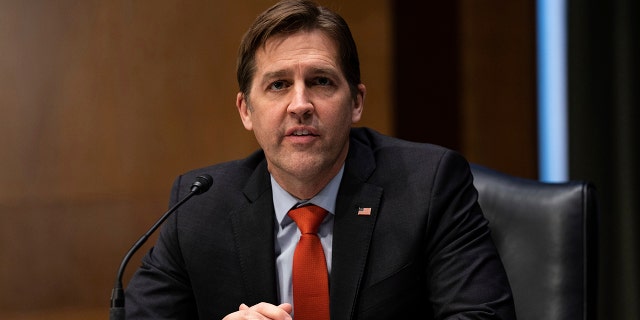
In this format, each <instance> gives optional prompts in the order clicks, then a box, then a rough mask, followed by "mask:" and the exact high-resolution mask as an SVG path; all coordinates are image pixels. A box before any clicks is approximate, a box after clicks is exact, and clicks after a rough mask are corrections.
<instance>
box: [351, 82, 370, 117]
mask: <svg viewBox="0 0 640 320" xmlns="http://www.w3.org/2000/svg"><path fill="white" fill-rule="evenodd" d="M366 94H367V87H365V86H364V84H362V83H361V84H359V85H358V93H357V94H356V97H355V99H354V100H353V110H351V123H356V122H358V121H360V119H361V118H362V111H363V110H364V97H365V95H366Z"/></svg>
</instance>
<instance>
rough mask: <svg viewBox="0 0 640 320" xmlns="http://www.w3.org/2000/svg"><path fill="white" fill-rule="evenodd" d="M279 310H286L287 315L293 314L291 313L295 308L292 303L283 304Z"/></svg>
mask: <svg viewBox="0 0 640 320" xmlns="http://www.w3.org/2000/svg"><path fill="white" fill-rule="evenodd" d="M278 308H280V309H282V310H284V311H285V312H287V313H289V314H290V313H291V311H293V306H292V305H291V304H290V303H283V304H281V305H279V306H278Z"/></svg>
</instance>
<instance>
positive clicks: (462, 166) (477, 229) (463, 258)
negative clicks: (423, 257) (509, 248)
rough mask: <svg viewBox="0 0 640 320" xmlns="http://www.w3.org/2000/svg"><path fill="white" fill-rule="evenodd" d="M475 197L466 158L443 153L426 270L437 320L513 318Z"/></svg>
mask: <svg viewBox="0 0 640 320" xmlns="http://www.w3.org/2000/svg"><path fill="white" fill-rule="evenodd" d="M477 198H478V197H477V191H476V189H475V188H474V186H473V177H472V175H471V171H470V169H469V164H468V162H467V161H466V160H464V159H463V157H462V156H460V155H458V154H457V153H455V152H451V151H450V152H447V153H445V154H444V156H443V158H442V161H441V162H440V164H439V166H438V167H437V171H436V175H435V179H434V187H433V190H432V194H431V201H430V203H431V208H430V209H429V211H430V214H429V216H430V222H429V227H428V229H429V230H428V234H429V235H428V237H429V239H430V241H429V250H428V252H429V255H430V256H429V258H428V261H429V263H428V272H427V274H428V277H429V281H428V283H429V285H430V288H429V292H430V295H431V296H430V300H431V302H432V305H433V308H434V318H436V319H515V308H514V304H513V298H512V294H511V289H510V286H509V281H508V279H507V276H506V272H505V270H504V267H503V265H502V261H501V259H500V257H499V255H498V252H497V249H496V247H495V245H494V243H493V240H492V238H491V234H490V229H489V223H488V221H487V220H486V219H485V218H484V216H483V213H482V210H481V208H480V206H479V205H478V202H477Z"/></svg>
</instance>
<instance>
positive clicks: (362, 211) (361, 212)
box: [358, 207, 371, 216]
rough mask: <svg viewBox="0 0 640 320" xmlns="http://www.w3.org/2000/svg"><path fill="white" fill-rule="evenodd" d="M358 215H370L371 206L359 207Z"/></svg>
mask: <svg viewBox="0 0 640 320" xmlns="http://www.w3.org/2000/svg"><path fill="white" fill-rule="evenodd" d="M358 215H359V216H370V215H371V208H363V207H359V208H358Z"/></svg>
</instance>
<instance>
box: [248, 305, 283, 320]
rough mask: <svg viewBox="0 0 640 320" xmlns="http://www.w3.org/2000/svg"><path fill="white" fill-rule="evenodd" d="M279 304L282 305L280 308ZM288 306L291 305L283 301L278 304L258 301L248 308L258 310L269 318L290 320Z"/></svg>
mask: <svg viewBox="0 0 640 320" xmlns="http://www.w3.org/2000/svg"><path fill="white" fill-rule="evenodd" d="M281 306H283V307H282V308H281ZM290 306H291V305H290V304H288V303H283V304H281V305H280V306H276V305H273V304H271V303H266V302H260V303H258V304H255V305H253V306H251V307H250V308H249V309H251V310H252V311H255V312H258V313H260V314H261V315H263V316H265V317H267V318H270V319H283V320H291V319H292V318H291V315H289V313H290V311H289V310H287V309H288V308H289V307H290Z"/></svg>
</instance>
